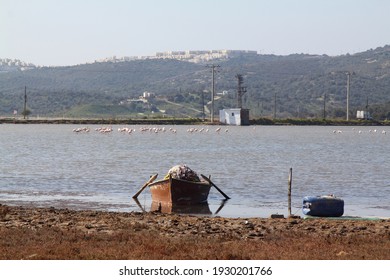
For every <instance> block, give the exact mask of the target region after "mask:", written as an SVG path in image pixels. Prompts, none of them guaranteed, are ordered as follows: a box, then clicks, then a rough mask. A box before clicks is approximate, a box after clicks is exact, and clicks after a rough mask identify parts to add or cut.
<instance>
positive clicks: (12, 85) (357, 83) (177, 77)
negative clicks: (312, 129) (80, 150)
mask: <svg viewBox="0 0 390 280" xmlns="http://www.w3.org/2000/svg"><path fill="white" fill-rule="evenodd" d="M1 61H3V60H1ZM211 63H215V64H218V65H219V66H220V67H218V68H217V70H218V71H217V73H216V75H215V79H216V90H217V92H218V93H222V91H224V93H225V94H224V95H218V98H217V99H218V100H216V101H215V112H217V110H218V109H221V108H226V107H236V106H237V99H236V97H235V95H236V89H237V79H236V75H237V74H242V75H243V77H244V84H243V85H244V86H245V87H246V89H247V92H246V94H245V95H244V96H243V105H244V107H246V108H249V109H250V110H251V111H250V112H251V117H252V118H257V117H264V116H268V117H272V116H273V115H274V114H276V117H278V118H284V117H298V118H322V117H323V114H324V106H325V114H326V117H328V118H331V117H332V118H344V117H345V114H346V84H347V75H346V72H350V73H351V82H350V107H349V108H350V112H351V113H350V116H351V117H353V116H355V115H356V111H357V110H368V111H370V112H371V114H372V115H373V116H374V117H376V118H389V117H390V46H384V47H380V48H376V49H371V50H368V51H365V52H361V53H356V54H352V55H342V56H326V55H307V54H293V55H288V56H276V55H251V56H238V57H234V58H228V59H224V60H220V61H209V62H208V64H211ZM11 64H12V63H11ZM208 64H205V63H203V64H202V63H197V64H195V63H191V62H186V61H178V60H173V59H144V60H131V61H121V62H101V63H93V64H84V65H77V66H69V67H40V68H37V67H33V66H29V67H30V68H28V70H26V69H23V70H24V71H21V70H22V69H21V68H20V69H18V68H16V70H15V68H12V67H11V68H12V69H13V70H12V71H11V70H9V69H11V68H7V67H10V66H9V65H8V64H7V65H8V66H4V68H0V69H8V70H1V72H0V115H10V114H12V112H13V111H14V110H18V111H19V112H21V111H22V110H23V99H24V87H25V86H26V87H27V93H28V108H29V110H30V111H31V113H32V115H40V116H77V117H82V116H102V117H103V116H110V117H135V116H143V117H152V116H156V115H167V116H193V117H200V116H202V112H203V111H204V107H203V105H206V108H205V112H206V113H208V109H209V107H210V105H207V102H208V101H209V100H210V89H211V70H210V67H207V65H208ZM2 66H3V64H2V65H1V67H2ZM144 92H149V93H152V94H149V95H146V96H145V98H144V97H143V98H139V97H140V96H143V93H144ZM226 92H227V93H228V94H226ZM324 97H325V98H326V99H325V102H324ZM275 104H276V108H275Z"/></svg>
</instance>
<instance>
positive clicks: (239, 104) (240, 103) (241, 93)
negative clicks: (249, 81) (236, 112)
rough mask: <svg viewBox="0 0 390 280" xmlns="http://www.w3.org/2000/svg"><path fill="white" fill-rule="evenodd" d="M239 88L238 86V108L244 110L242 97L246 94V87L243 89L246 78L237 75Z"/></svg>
mask: <svg viewBox="0 0 390 280" xmlns="http://www.w3.org/2000/svg"><path fill="white" fill-rule="evenodd" d="M236 78H237V81H238V86H237V106H238V108H240V109H242V96H243V95H244V94H245V93H246V87H243V86H242V84H243V82H244V78H243V77H242V75H241V74H237V75H236Z"/></svg>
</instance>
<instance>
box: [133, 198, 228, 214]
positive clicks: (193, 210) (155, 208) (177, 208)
mask: <svg viewBox="0 0 390 280" xmlns="http://www.w3.org/2000/svg"><path fill="white" fill-rule="evenodd" d="M134 201H135V203H136V204H137V205H138V207H139V208H140V209H141V210H142V212H148V211H146V210H145V208H144V207H142V205H141V203H140V202H139V200H138V199H137V198H135V199H134ZM226 201H227V200H226V199H225V200H222V201H221V204H220V205H219V207H218V209H217V210H216V211H215V213H214V215H217V214H218V213H219V212H220V211H221V210H222V208H223V207H224V206H225V204H226ZM150 212H159V213H165V214H186V215H188V214H192V215H207V216H208V215H213V212H211V210H210V207H209V203H208V202H206V203H200V204H184V205H183V204H172V203H164V202H159V201H152V204H151V206H150Z"/></svg>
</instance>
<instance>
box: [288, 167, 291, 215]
mask: <svg viewBox="0 0 390 280" xmlns="http://www.w3.org/2000/svg"><path fill="white" fill-rule="evenodd" d="M291 185H292V168H290V173H289V175H288V194H287V197H288V216H289V217H290V216H291Z"/></svg>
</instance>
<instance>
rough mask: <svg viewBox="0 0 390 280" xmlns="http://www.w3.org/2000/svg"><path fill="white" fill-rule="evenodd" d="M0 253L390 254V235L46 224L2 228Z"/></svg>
mask: <svg viewBox="0 0 390 280" xmlns="http://www.w3.org/2000/svg"><path fill="white" fill-rule="evenodd" d="M0 252H1V253H0V259H61V260H67V259H105V260H114V259H140V260H147V259H161V260H164V259H165V260H167V259H183V260H192V259H202V260H204V259H213V260H220V259H226V260H227V259H229V260H231V259H239V260H247V259H390V239H389V238H384V239H382V240H378V239H377V238H376V237H375V236H374V237H370V236H365V237H328V238H325V239H318V238H315V237H311V236H308V235H306V236H296V235H288V234H283V235H280V236H269V237H267V238H264V239H260V240H229V239H226V238H219V237H218V238H207V239H204V238H202V237H199V236H196V235H194V236H192V235H190V236H182V237H164V236H161V235H160V234H158V233H156V232H149V231H146V230H144V231H137V232H134V231H132V230H128V231H126V230H120V231H118V232H116V233H114V234H107V233H98V232H95V233H92V234H88V233H84V232H81V231H77V230H68V231H65V230H63V229H59V228H55V227H54V228H53V227H48V228H46V227H43V228H40V229H28V228H18V229H1V230H0Z"/></svg>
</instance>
